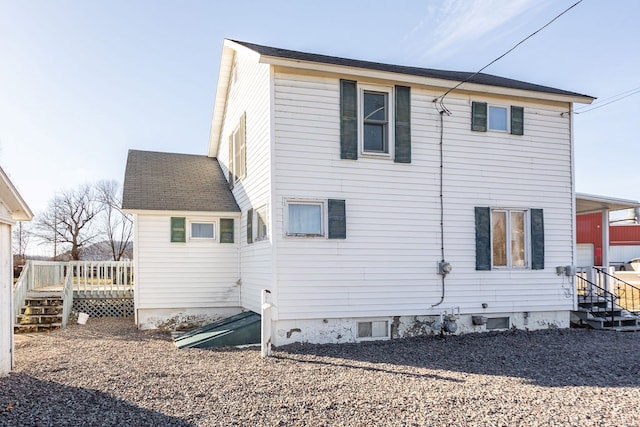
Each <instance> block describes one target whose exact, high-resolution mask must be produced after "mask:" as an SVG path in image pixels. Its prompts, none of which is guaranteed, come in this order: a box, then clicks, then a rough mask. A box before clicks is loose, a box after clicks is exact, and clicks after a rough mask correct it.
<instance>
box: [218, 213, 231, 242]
mask: <svg viewBox="0 0 640 427" xmlns="http://www.w3.org/2000/svg"><path fill="white" fill-rule="evenodd" d="M233 231H234V230H233V218H220V243H233V234H234V233H233Z"/></svg>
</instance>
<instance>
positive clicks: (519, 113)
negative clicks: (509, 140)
mask: <svg viewBox="0 0 640 427" xmlns="http://www.w3.org/2000/svg"><path fill="white" fill-rule="evenodd" d="M471 130H473V131H478V132H486V131H487V130H490V131H498V132H509V133H511V134H512V135H524V108H523V107H516V106H513V105H512V106H510V107H505V106H500V105H488V104H487V103H486V102H472V103H471Z"/></svg>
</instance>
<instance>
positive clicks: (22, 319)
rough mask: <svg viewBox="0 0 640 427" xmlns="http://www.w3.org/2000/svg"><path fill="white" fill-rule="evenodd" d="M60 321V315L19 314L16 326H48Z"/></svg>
mask: <svg viewBox="0 0 640 427" xmlns="http://www.w3.org/2000/svg"><path fill="white" fill-rule="evenodd" d="M61 321H62V313H60V314H26V315H25V314H19V315H18V324H20V325H50V324H52V323H58V322H61Z"/></svg>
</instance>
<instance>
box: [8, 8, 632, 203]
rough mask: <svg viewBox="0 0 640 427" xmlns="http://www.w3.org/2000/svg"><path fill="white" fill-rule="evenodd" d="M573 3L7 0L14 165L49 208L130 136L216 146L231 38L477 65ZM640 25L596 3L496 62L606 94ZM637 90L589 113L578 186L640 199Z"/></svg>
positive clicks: (527, 75)
mask: <svg viewBox="0 0 640 427" xmlns="http://www.w3.org/2000/svg"><path fill="white" fill-rule="evenodd" d="M575 1H576V0H569V1H566V0H448V1H437V0H422V1H403V2H392V1H378V2H376V1H367V2H365V1H345V0H341V1H333V0H327V1H323V2H303V1H279V0H270V1H243V2H218V1H206V0H181V1H178V0H176V1H166V0H153V1H152V0H109V1H102V2H98V1H84V0H56V1H51V0H29V1H20V0H11V1H9V0H0V165H1V166H2V167H3V168H4V169H5V171H6V172H7V173H8V174H9V175H10V177H11V179H12V181H13V182H14V184H15V185H16V186H17V187H18V189H19V191H20V192H21V193H22V195H23V197H24V198H25V200H26V201H27V203H28V204H29V205H30V206H31V208H32V209H33V210H34V211H35V212H36V213H37V212H40V211H42V210H43V209H44V208H45V207H46V205H47V202H48V201H49V200H50V199H51V198H52V197H53V195H54V194H55V192H56V191H59V190H61V189H65V188H73V187H76V186H78V185H79V184H82V183H86V182H94V181H97V180H101V179H116V180H119V181H122V179H123V175H124V167H125V160H126V156H127V150H128V149H132V148H133V149H144V150H156V151H170V152H184V153H196V154H206V152H207V143H208V135H209V127H210V121H211V113H212V107H213V100H214V95H215V85H216V79H217V72H218V65H219V60H220V54H221V49H222V41H223V38H225V37H228V38H235V39H238V40H243V41H248V42H253V43H258V44H265V45H270V46H276V47H282V48H288V49H294V50H302V51H307V52H313V53H323V54H328V55H335V56H344V57H348V58H356V59H366V60H373V61H378V62H388V63H394V64H401V65H412V66H419V67H428V68H439V69H449V70H462V71H476V70H478V69H479V68H481V67H482V66H484V65H486V64H487V63H488V62H490V61H491V60H493V59H494V58H496V57H497V56H499V55H500V54H502V53H504V52H505V51H506V50H508V49H509V48H510V47H512V46H513V45H514V44H515V43H516V42H517V41H519V40H521V39H522V38H524V37H525V36H527V35H529V34H530V33H532V32H533V31H535V30H536V29H538V28H539V27H540V26H542V25H543V24H545V23H546V22H548V21H549V20H550V19H551V18H553V17H554V16H555V15H557V14H558V13H560V12H561V11H563V10H564V9H566V8H567V7H569V6H570V5H572V4H573V3H575ZM638 22H640V1H637V0H616V1H604V0H584V1H583V2H582V3H581V4H580V5H578V6H576V7H575V8H574V9H572V10H571V11H570V12H568V13H567V14H566V15H564V16H563V17H561V18H560V19H558V20H557V21H556V22H555V23H553V24H551V26H549V27H548V28H546V29H544V30H543V31H541V32H540V33H539V34H538V35H536V36H534V37H533V38H532V39H530V40H529V41H527V42H525V43H524V44H523V45H522V46H520V47H519V48H518V49H517V50H515V51H514V52H512V53H511V54H509V55H508V56H507V57H505V58H504V59H503V60H501V61H499V62H497V63H496V64H494V65H493V66H491V67H490V68H488V69H487V70H485V72H487V73H491V74H497V75H501V76H504V77H509V78H514V79H519V80H525V81H529V82H533V83H538V84H543V85H548V86H553V87H558V88H561V89H566V90H572V91H575V92H579V93H583V94H588V95H592V96H596V97H598V98H602V99H603V100H605V101H606V99H608V98H609V97H611V96H614V95H617V94H620V93H623V92H627V91H629V90H632V89H635V88H639V87H640V25H639V24H638ZM639 103H640V94H635V95H632V96H629V97H628V98H626V99H624V100H622V101H619V102H615V103H612V104H610V105H607V106H603V107H602V108H599V109H596V110H593V111H590V112H585V113H583V114H580V115H576V116H575V146H576V149H575V150H576V188H577V190H578V191H580V192H586V193H594V194H601V195H608V196H615V197H621V198H628V199H640V190H639V188H638V186H639V184H640V179H639V176H640V172H639V171H640V168H639V167H638V158H639V156H638V149H637V148H636V147H637V139H638V137H637V134H638V131H637V125H636V123H638V121H639V119H638V117H637V116H638V111H639V110H640V109H639V108H638V104H639ZM599 104H600V101H598V102H596V103H595V104H593V106H597V105H599ZM585 109H586V108H585Z"/></svg>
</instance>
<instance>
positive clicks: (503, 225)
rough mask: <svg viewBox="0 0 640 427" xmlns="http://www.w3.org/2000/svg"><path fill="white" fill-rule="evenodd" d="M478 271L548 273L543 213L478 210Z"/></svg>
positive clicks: (538, 210) (540, 211)
mask: <svg viewBox="0 0 640 427" xmlns="http://www.w3.org/2000/svg"><path fill="white" fill-rule="evenodd" d="M475 223H476V270H492V269H524V268H530V269H532V270H543V269H544V217H543V210H542V209H533V208H532V209H509V208H493V209H492V208H489V207H476V208H475Z"/></svg>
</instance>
